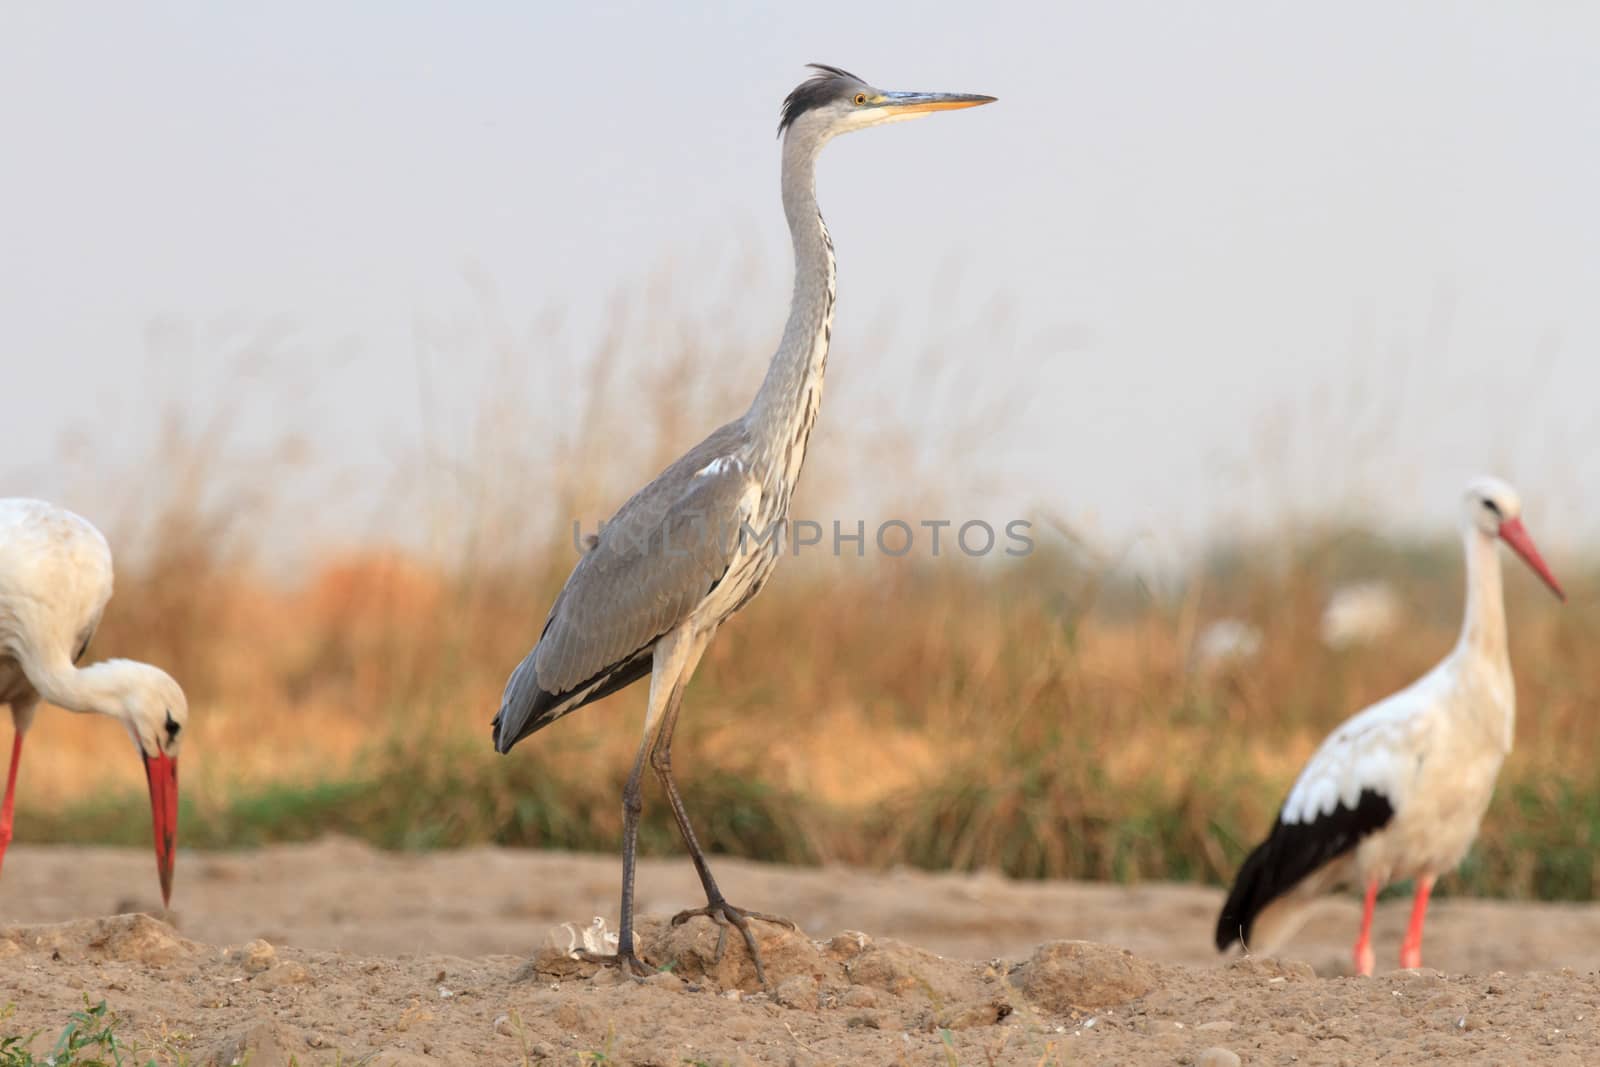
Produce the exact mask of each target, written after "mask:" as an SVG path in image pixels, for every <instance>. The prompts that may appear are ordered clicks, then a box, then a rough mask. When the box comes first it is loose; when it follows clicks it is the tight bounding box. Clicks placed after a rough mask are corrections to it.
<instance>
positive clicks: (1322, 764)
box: [1216, 477, 1566, 974]
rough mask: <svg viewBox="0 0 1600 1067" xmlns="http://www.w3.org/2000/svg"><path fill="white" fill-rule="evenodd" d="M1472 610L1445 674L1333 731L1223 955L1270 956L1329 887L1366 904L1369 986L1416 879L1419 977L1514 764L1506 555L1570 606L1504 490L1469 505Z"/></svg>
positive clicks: (1472, 492)
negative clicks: (1452, 889) (1504, 550)
mask: <svg viewBox="0 0 1600 1067" xmlns="http://www.w3.org/2000/svg"><path fill="white" fill-rule="evenodd" d="M1461 537H1462V540H1463V542H1464V547H1465V549H1466V556H1467V603H1466V612H1465V617H1464V618H1463V619H1462V622H1461V637H1460V639H1459V640H1458V641H1457V642H1456V646H1455V648H1454V649H1452V650H1451V652H1450V654H1449V655H1448V656H1446V657H1445V658H1444V660H1443V661H1442V662H1440V663H1439V665H1438V666H1436V667H1434V668H1433V670H1431V671H1429V672H1428V673H1427V674H1425V675H1423V676H1422V677H1421V678H1420V679H1418V680H1417V681H1416V682H1414V683H1412V684H1411V685H1410V686H1408V687H1407V688H1405V689H1402V690H1401V691H1400V692H1398V693H1395V694H1394V695H1393V696H1390V697H1388V698H1386V699H1384V700H1380V701H1379V702H1378V703H1376V704H1374V705H1372V706H1371V707H1369V708H1367V709H1366V710H1365V711H1363V712H1361V713H1359V714H1357V715H1355V716H1353V717H1352V718H1350V719H1349V720H1347V721H1346V722H1345V723H1344V725H1342V726H1340V727H1339V728H1338V729H1337V730H1335V731H1334V733H1333V735H1332V736H1330V737H1329V738H1328V739H1327V740H1326V741H1324V742H1323V743H1322V746H1321V747H1320V748H1318V749H1317V751H1316V752H1315V753H1314V754H1313V755H1312V757H1311V760H1310V761H1309V762H1308V763H1307V764H1306V765H1305V769H1304V770H1302V771H1301V772H1300V777H1299V778H1298V779H1296V781H1295V783H1294V788H1292V789H1291V790H1290V791H1289V796H1288V798H1287V799H1286V800H1285V801H1284V802H1283V808H1282V809H1281V810H1280V811H1279V813H1278V819H1277V821H1276V822H1275V823H1274V824H1273V827H1272V830H1271V832H1270V833H1269V834H1268V835H1267V838H1266V840H1265V841H1263V842H1261V844H1259V845H1257V846H1256V848H1255V849H1254V850H1253V851H1252V852H1251V853H1250V855H1249V856H1248V857H1246V858H1245V861H1244V863H1243V864H1241V865H1240V867H1239V873H1238V875H1237V876H1236V877H1235V879H1234V883H1233V888H1232V890H1230V891H1229V893H1228V899H1227V901H1226V903H1224V904H1223V906H1222V913H1221V914H1220V915H1219V916H1218V917H1217V938H1216V940H1217V949H1218V951H1226V950H1227V949H1228V947H1229V946H1231V945H1232V944H1233V943H1234V942H1235V941H1239V942H1243V943H1244V944H1245V945H1247V946H1248V947H1249V949H1250V950H1251V951H1254V952H1260V953H1271V952H1273V951H1276V949H1277V947H1278V946H1279V945H1281V944H1282V943H1283V942H1284V941H1285V940H1287V939H1288V938H1289V937H1290V935H1292V934H1293V933H1294V931H1295V929H1296V927H1298V926H1299V925H1300V923H1301V922H1303V921H1304V920H1305V917H1306V912H1307V910H1308V907H1309V905H1310V904H1311V903H1312V902H1313V901H1315V899H1316V898H1317V897H1318V896H1319V895H1321V894H1322V893H1324V892H1326V891H1327V890H1329V889H1332V888H1333V887H1335V886H1337V885H1339V884H1341V883H1344V882H1350V881H1353V882H1356V883H1357V884H1359V885H1361V886H1362V887H1363V888H1364V889H1365V892H1366V895H1365V899H1364V902H1363V910H1362V918H1361V933H1360V935H1359V936H1358V937H1357V939H1356V945H1355V953H1354V955H1355V969H1356V971H1357V972H1358V973H1360V974H1371V973H1372V967H1373V954H1372V913H1373V908H1374V907H1375V906H1376V903H1377V899H1378V890H1380V889H1381V888H1383V886H1384V885H1386V884H1388V883H1389V882H1391V881H1405V880H1406V879H1410V878H1415V879H1416V881H1417V889H1416V896H1415V898H1414V900H1413V903H1412V910H1411V924H1410V926H1409V927H1408V928H1407V930H1406V936H1405V940H1404V941H1403V942H1401V946H1400V966H1402V967H1420V966H1421V965H1422V922H1423V918H1424V916H1425V915H1426V913H1427V910H1428V896H1429V894H1430V893H1431V892H1432V891H1433V883H1434V880H1435V879H1436V878H1437V877H1438V876H1439V875H1441V874H1444V873H1446V872H1448V871H1450V870H1452V869H1453V868H1454V867H1455V866H1456V864H1458V863H1460V862H1461V860H1462V857H1464V856H1465V855H1466V854H1467V849H1468V848H1470V847H1471V846H1472V841H1473V839H1474V838H1476V837H1477V836H1478V825H1479V823H1481V822H1482V821H1483V813H1484V811H1485V809H1487V808H1488V806H1489V798H1490V796H1491V795H1493V793H1494V783H1495V778H1496V777H1497V776H1498V775H1499V773H1500V765H1501V763H1503V762H1504V761H1505V758H1506V754H1507V753H1508V752H1510V751H1511V738H1512V728H1513V726H1514V724H1515V720H1516V696H1517V693H1516V686H1515V685H1513V684H1512V681H1511V656H1510V653H1509V652H1508V651H1507V650H1506V613H1505V602H1504V598H1503V597H1502V595H1501V591H1500V556H1499V554H1498V552H1497V551H1496V545H1497V544H1498V543H1499V542H1501V541H1504V542H1505V543H1506V544H1508V545H1510V546H1511V548H1512V550H1513V551H1514V552H1516V553H1517V555H1519V556H1521V557H1522V558H1523V560H1524V562H1526V563H1527V564H1528V566H1529V567H1530V568H1532V570H1533V572H1534V573H1535V574H1537V575H1538V576H1539V577H1540V579H1542V580H1543V581H1544V583H1545V584H1546V585H1548V586H1549V587H1550V590H1551V591H1552V592H1553V593H1555V595H1556V596H1557V597H1559V598H1560V599H1562V600H1565V599H1566V595H1565V594H1564V593H1563V592H1562V591H1561V586H1560V584H1559V583H1558V582H1557V581H1556V579H1555V576H1554V575H1553V574H1551V573H1550V568H1549V567H1548V566H1546V565H1545V562H1544V558H1543V557H1542V556H1540V555H1539V550H1538V549H1537V548H1535V547H1534V544H1533V538H1532V537H1530V536H1529V535H1528V531H1527V530H1526V529H1524V528H1523V525H1522V501H1521V498H1519V497H1518V496H1517V491H1516V490H1515V489H1513V488H1511V486H1509V485H1507V484H1506V483H1505V482H1503V481H1501V480H1500V479H1498V478H1488V477H1484V478H1479V479H1477V480H1475V481H1474V482H1473V483H1472V484H1471V485H1469V486H1467V490H1466V493H1465V494H1464V495H1463V497H1462V503H1461Z"/></svg>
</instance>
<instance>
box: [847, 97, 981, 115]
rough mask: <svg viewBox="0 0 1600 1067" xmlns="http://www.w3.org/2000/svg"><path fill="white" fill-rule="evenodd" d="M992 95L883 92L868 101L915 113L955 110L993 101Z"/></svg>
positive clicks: (888, 108) (896, 112)
mask: <svg viewBox="0 0 1600 1067" xmlns="http://www.w3.org/2000/svg"><path fill="white" fill-rule="evenodd" d="M994 101H995V98H994V97H992V96H980V95H978V94H976V93H883V94H882V95H880V96H879V97H878V98H877V99H875V100H872V101H870V102H871V103H873V104H876V105H877V106H878V107H881V108H883V109H884V110H885V111H889V112H892V113H894V114H896V115H916V114H920V113H922V112H924V111H956V110H958V109H960V108H964V107H982V106H983V105H984V104H992V103H994Z"/></svg>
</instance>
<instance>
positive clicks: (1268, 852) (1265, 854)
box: [1217, 789, 1394, 952]
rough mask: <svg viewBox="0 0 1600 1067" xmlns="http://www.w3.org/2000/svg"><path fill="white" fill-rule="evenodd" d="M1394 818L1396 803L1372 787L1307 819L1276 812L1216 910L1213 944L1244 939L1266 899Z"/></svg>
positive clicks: (1222, 948) (1269, 900) (1219, 946)
mask: <svg viewBox="0 0 1600 1067" xmlns="http://www.w3.org/2000/svg"><path fill="white" fill-rule="evenodd" d="M1392 818H1394V805H1393V804H1391V803H1390V802H1389V798H1388V797H1386V796H1384V795H1383V794H1382V793H1380V792H1378V791H1377V790H1375V789H1363V790H1362V791H1361V796H1360V797H1359V798H1358V799H1357V801H1356V806H1355V807H1353V808H1350V807H1346V806H1345V805H1343V804H1341V805H1339V806H1338V807H1336V808H1334V809H1333V810H1332V811H1331V812H1329V813H1328V814H1326V815H1322V816H1320V817H1318V818H1317V819H1315V820H1313V821H1312V822H1309V823H1286V822H1284V821H1283V818H1282V813H1281V812H1280V814H1279V818H1278V821H1277V822H1276V823H1274V824H1273V827H1272V833H1271V834H1269V835H1267V839H1266V840H1265V841H1263V842H1261V844H1259V845H1257V846H1256V847H1255V851H1253V852H1251V853H1250V855H1249V856H1247V857H1245V861H1244V863H1243V864H1241V865H1240V867H1239V874H1238V875H1237V876H1236V877H1235V878H1234V880H1233V889H1232V890H1230V891H1229V893H1228V900H1227V902H1226V903H1225V904H1223V905H1222V914H1221V915H1219V916H1217V950H1218V951H1219V952H1221V951H1226V950H1227V948H1228V946H1229V945H1232V944H1233V943H1234V942H1235V941H1242V942H1244V943H1245V944H1246V945H1248V944H1249V943H1250V929H1251V927H1252V926H1253V925H1254V923H1255V921H1256V916H1258V915H1260V914H1261V913H1262V911H1264V910H1265V909H1266V907H1267V905H1269V904H1271V903H1272V902H1273V901H1274V900H1276V899H1278V897H1280V896H1282V895H1283V894H1284V893H1287V892H1288V891H1289V890H1291V889H1293V888H1294V887H1295V886H1296V885H1299V884H1300V882H1301V881H1302V880H1304V879H1305V878H1306V877H1307V876H1309V875H1310V874H1312V873H1313V872H1315V871H1316V870H1317V868H1319V867H1321V866H1322V865H1323V864H1325V863H1328V862H1329V861H1330V860H1334V859H1337V858H1339V857H1340V856H1342V855H1344V854H1345V853H1346V852H1349V851H1350V850H1351V849H1353V848H1355V847H1356V846H1357V845H1359V844H1360V843H1361V839H1362V838H1364V837H1366V836H1367V835H1368V834H1370V833H1373V832H1375V831H1377V830H1381V829H1383V827H1385V826H1387V825H1388V824H1389V820H1390V819H1392Z"/></svg>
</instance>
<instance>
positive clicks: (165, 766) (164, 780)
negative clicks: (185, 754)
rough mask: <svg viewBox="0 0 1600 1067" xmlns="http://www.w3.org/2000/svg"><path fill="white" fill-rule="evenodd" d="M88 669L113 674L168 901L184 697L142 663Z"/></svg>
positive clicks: (167, 676)
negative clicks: (139, 762)
mask: <svg viewBox="0 0 1600 1067" xmlns="http://www.w3.org/2000/svg"><path fill="white" fill-rule="evenodd" d="M89 670H91V671H95V672H98V673H101V674H104V675H114V677H115V685H114V692H115V693H116V694H117V695H116V700H117V703H118V705H119V706H118V707H117V708H116V709H115V711H114V712H113V713H114V714H115V716H116V717H117V718H120V719H121V720H122V722H123V725H125V726H126V727H127V728H128V733H129V734H131V735H132V736H133V743H134V744H135V745H137V746H138V747H139V756H140V758H141V759H143V760H144V773H145V779H146V781H147V782H148V783H149V785H150V821H151V827H152V829H153V830H154V833H155V846H156V870H157V872H158V873H159V874H160V876H161V900H162V902H163V903H168V902H170V900H171V899H172V867H173V862H174V860H175V859H176V854H177V845H178V749H179V748H180V747H182V745H183V738H184V729H185V728H186V727H187V726H188V724H189V701H188V700H187V699H185V697H184V695H183V689H182V688H180V687H179V685H178V683H177V682H175V681H173V679H172V676H171V675H170V674H168V673H167V672H166V671H164V670H162V669H161V668H159V667H152V666H150V664H148V663H136V662H134V661H132V660H111V661H109V662H107V663H97V664H95V665H94V666H93V667H91V668H89Z"/></svg>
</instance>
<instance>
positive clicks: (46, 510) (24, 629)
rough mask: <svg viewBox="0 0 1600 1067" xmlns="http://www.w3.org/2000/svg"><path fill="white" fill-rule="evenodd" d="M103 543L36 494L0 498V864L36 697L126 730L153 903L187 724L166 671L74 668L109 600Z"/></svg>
mask: <svg viewBox="0 0 1600 1067" xmlns="http://www.w3.org/2000/svg"><path fill="white" fill-rule="evenodd" d="M111 582H112V573H111V548H110V546H109V545H107V544H106V539H105V538H104V537H103V536H101V534H100V531H99V530H97V529H95V528H94V526H93V525H92V524H91V523H90V522H89V521H88V520H87V519H83V518H79V517H78V516H77V515H74V514H73V513H72V512H70V511H67V510H65V509H63V508H58V507H56V506H55V505H53V504H46V503H44V502H43V501H40V500H24V499H11V500H0V704H8V705H10V707H11V722H12V727H13V729H14V731H15V732H14V734H13V736H12V740H11V770H10V772H9V773H8V774H7V776H6V793H5V800H4V801H3V802H0V861H3V860H4V859H5V853H6V846H7V845H9V844H10V843H11V817H12V806H13V803H14V802H15V800H16V789H17V770H18V767H19V766H20V765H21V763H22V741H23V738H24V737H25V736H26V735H27V732H28V727H29V726H30V725H32V723H33V715H34V712H35V711H36V710H38V706H39V700H40V698H41V697H42V698H44V699H45V700H48V701H49V702H50V703H52V704H54V705H56V706H57V707H59V708H65V709H67V710H68V711H86V712H95V713H97V714H100V715H104V716H106V717H108V718H111V719H115V720H117V721H118V722H120V723H121V724H122V725H123V728H124V729H126V730H127V731H128V735H129V737H131V738H132V739H133V744H134V747H135V748H137V749H138V751H139V757H140V758H141V759H142V760H144V768H145V779H146V782H147V784H148V785H149V787H150V821H151V825H152V828H153V829H154V831H155V845H156V873H157V874H158V875H159V876H160V878H161V900H162V903H163V904H165V903H169V902H170V901H171V898H172V866H173V861H174V859H175V856H176V851H177V836H178V749H179V747H180V746H181V744H182V741H183V736H182V733H183V727H184V724H185V723H187V722H188V721H189V704H188V701H187V700H185V699H184V695H183V690H182V689H180V688H179V687H178V683H177V682H175V681H173V680H172V677H171V676H170V675H168V674H167V672H166V671H163V670H161V669H160V668H159V667H152V666H150V665H149V664H147V663H135V662H133V661H131V660H125V659H112V660H106V661H105V662H104V663H96V664H93V665H91V666H88V667H84V668H81V669H80V668H79V667H77V664H78V663H79V662H80V661H82V659H83V656H84V653H86V652H88V650H89V642H90V640H92V639H93V637H94V632H95V629H96V628H97V627H98V626H99V625H100V617H101V616H102V615H103V614H105V610H106V603H107V601H109V600H110V599H111Z"/></svg>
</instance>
